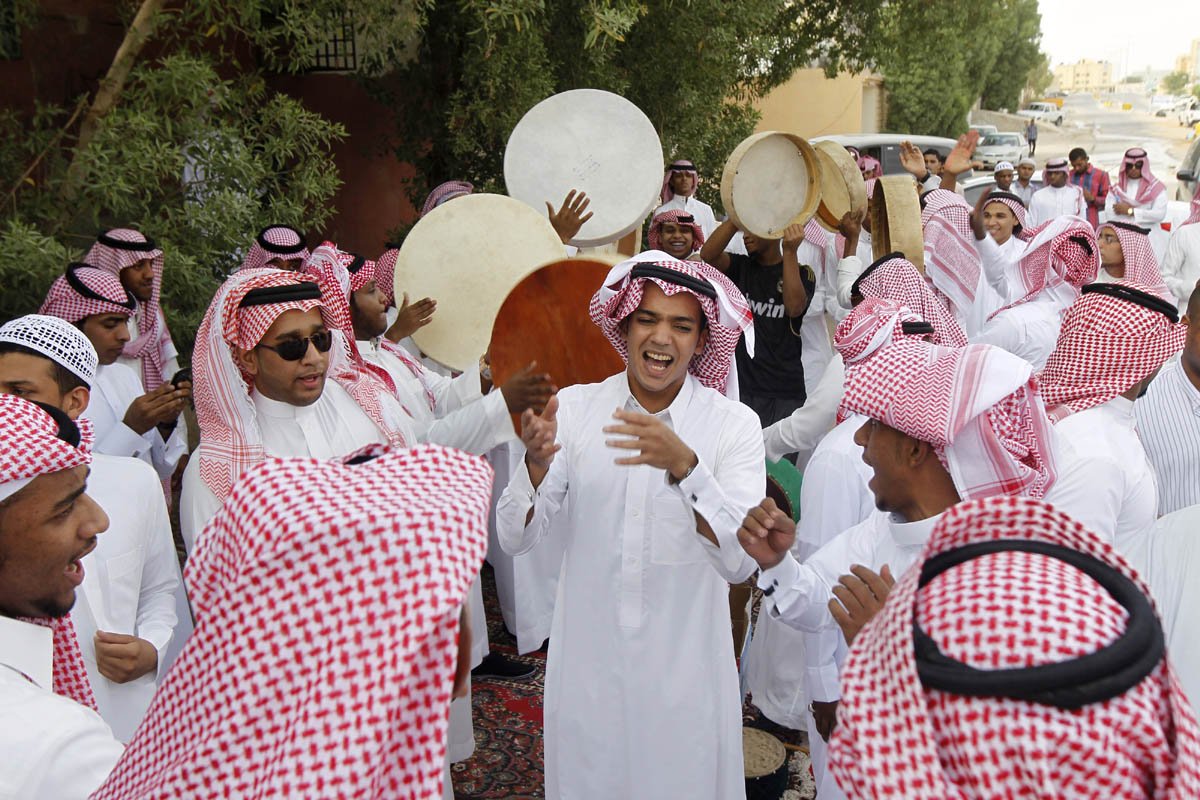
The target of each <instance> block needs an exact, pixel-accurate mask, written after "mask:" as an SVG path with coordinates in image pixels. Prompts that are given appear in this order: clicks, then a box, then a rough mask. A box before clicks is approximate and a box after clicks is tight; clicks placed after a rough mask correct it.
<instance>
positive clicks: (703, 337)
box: [695, 328, 708, 355]
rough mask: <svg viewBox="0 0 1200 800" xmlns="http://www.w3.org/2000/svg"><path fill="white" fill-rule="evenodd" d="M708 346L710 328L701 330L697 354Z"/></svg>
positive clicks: (697, 342) (697, 343)
mask: <svg viewBox="0 0 1200 800" xmlns="http://www.w3.org/2000/svg"><path fill="white" fill-rule="evenodd" d="M705 347H708V328H705V329H704V330H702V331H700V336H699V338H697V339H696V353H695V354H696V355H701V354H703V353H704V348H705Z"/></svg>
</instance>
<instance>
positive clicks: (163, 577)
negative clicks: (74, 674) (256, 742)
mask: <svg viewBox="0 0 1200 800" xmlns="http://www.w3.org/2000/svg"><path fill="white" fill-rule="evenodd" d="M87 491H88V494H89V495H90V496H91V497H92V499H93V500H95V501H96V503H97V504H99V506H100V507H101V508H103V509H104V511H105V513H106V514H108V522H109V524H108V530H107V531H105V532H104V533H103V534H102V535H101V536H100V537H99V538H97V539H96V549H95V550H93V551H92V552H91V553H89V554H88V555H87V556H86V557H85V558H84V559H83V568H84V573H83V574H84V578H83V585H82V586H81V587H80V588H79V591H78V592H77V593H76V595H77V596H76V602H75V608H74V610H73V611H72V612H71V619H72V620H73V621H74V623H75V631H76V633H77V634H78V638H79V649H80V650H81V651H82V652H83V660H84V662H85V663H86V664H87V668H88V677H89V678H90V679H91V683H92V690H93V692H94V693H95V695H96V707H97V708H98V709H99V711H100V716H102V717H104V721H105V722H107V723H108V724H109V725H110V726H111V727H112V730H113V733H114V734H115V735H116V737H117V738H118V739H120V740H121V741H123V742H128V741H129V740H130V738H132V736H133V732H134V730H135V729H136V728H137V726H138V724H139V723H141V721H142V718H143V717H144V716H145V715H146V710H147V709H148V708H149V707H150V701H151V699H153V697H154V691H155V689H156V688H157V685H158V681H159V679H160V678H161V677H162V676H163V675H164V674H165V673H166V668H167V667H168V666H169V664H168V663H167V647H168V645H169V644H170V643H171V637H172V635H173V633H174V631H175V628H176V626H177V624H178V622H179V619H178V617H177V616H176V595H177V594H178V593H179V592H180V591H181V579H180V576H179V561H178V559H177V557H176V555H175V541H174V539H173V538H172V537H171V521H170V519H169V518H168V517H167V504H166V501H165V500H164V498H163V493H162V486H161V484H160V482H159V480H158V476H157V475H155V473H154V470H152V469H150V468H149V467H147V466H146V465H145V464H143V463H142V462H140V461H138V460H137V459H135V458H122V457H118V456H106V455H102V454H97V455H96V456H95V457H94V460H93V462H92V471H91V474H90V475H89V477H88V488H87ZM188 627H189V628H190V625H189V626H188ZM98 630H102V631H108V632H109V633H124V634H129V635H131V636H137V637H138V638H139V639H144V640H146V641H147V642H149V643H150V644H152V645H154V649H155V650H156V651H157V652H158V668H157V669H155V670H154V671H152V672H150V673H148V674H146V675H143V676H142V677H140V678H138V679H136V680H133V681H130V682H128V683H114V682H113V681H110V680H109V679H108V678H105V677H104V676H103V675H101V674H100V670H99V668H98V667H97V666H96V645H95V639H94V637H95V634H96V631H98Z"/></svg>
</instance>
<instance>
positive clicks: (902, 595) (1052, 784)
mask: <svg viewBox="0 0 1200 800" xmlns="http://www.w3.org/2000/svg"><path fill="white" fill-rule="evenodd" d="M1003 539H1020V540H1032V541H1035V542H1042V543H1049V544H1053V545H1058V546H1062V547H1066V548H1069V549H1071V550H1076V551H1078V552H1080V553H1083V554H1086V555H1088V556H1091V557H1093V558H1095V559H1098V560H1099V561H1101V562H1103V563H1104V564H1107V565H1108V566H1110V567H1112V568H1113V569H1115V570H1116V571H1117V572H1119V573H1121V574H1122V575H1123V576H1124V577H1126V578H1128V579H1129V580H1131V581H1132V582H1133V584H1134V585H1135V586H1136V587H1137V588H1138V589H1140V590H1141V592H1142V593H1143V594H1145V595H1146V596H1147V597H1149V596H1150V592H1149V588H1148V587H1147V586H1146V584H1145V582H1144V581H1143V580H1142V579H1141V577H1140V576H1139V575H1138V574H1137V573H1136V572H1135V571H1134V569H1133V568H1132V567H1131V566H1130V565H1129V563H1128V562H1127V561H1126V560H1125V558H1124V557H1123V556H1121V555H1120V554H1119V553H1117V552H1116V551H1115V550H1114V549H1113V548H1112V547H1111V546H1110V545H1108V544H1106V543H1104V542H1102V541H1101V540H1100V538H1099V537H1097V536H1095V535H1094V534H1093V533H1092V532H1090V531H1088V530H1086V529H1085V528H1084V527H1083V526H1082V525H1080V524H1079V523H1078V522H1076V521H1074V520H1073V519H1071V518H1070V517H1068V516H1066V515H1065V514H1063V513H1061V512H1059V511H1057V510H1056V509H1054V508H1053V507H1052V506H1050V505H1047V504H1046V503H1043V502H1039V501H1036V500H1028V499H1025V498H1018V497H993V498H989V499H986V500H980V501H971V502H965V503H959V504H958V505H956V506H953V507H952V508H951V509H950V510H949V511H947V512H946V514H945V516H943V517H942V519H941V520H939V521H938V523H937V525H936V526H935V527H934V529H933V534H932V536H931V538H930V540H929V542H928V543H927V544H926V545H925V550H924V553H923V555H922V559H921V563H923V562H924V561H927V560H929V559H930V558H932V557H934V556H936V555H939V554H942V553H947V552H949V551H952V550H956V549H958V548H961V547H964V546H967V545H973V544H978V543H985V542H990V541H994V540H1003ZM921 563H918V564H917V565H916V566H914V567H913V568H912V569H910V570H909V571H908V572H906V573H905V574H904V576H903V577H902V578H900V580H899V581H897V583H896V585H895V586H894V587H893V588H892V591H891V593H890V594H889V596H888V599H887V603H886V604H885V605H884V607H883V610H882V611H880V613H879V614H878V615H877V616H876V617H875V619H873V620H872V621H871V622H870V623H869V624H868V625H867V626H866V627H864V628H863V629H862V631H860V632H859V634H858V636H857V637H856V638H855V640H854V644H853V646H852V647H851V649H850V655H849V657H848V658H847V661H846V665H845V667H844V669H843V671H842V701H841V704H840V706H839V707H838V724H837V728H836V729H835V730H834V734H833V739H832V741H831V744H830V756H829V762H830V768H831V769H832V770H833V773H834V775H835V776H836V778H837V782H838V785H839V786H840V787H841V788H842V790H843V791H844V792H845V793H846V795H847V796H848V797H850V798H852V800H866V799H867V798H885V797H886V798H888V800H931V799H932V798H937V800H1010V798H1044V799H1045V800H1050V798H1055V799H1058V798H1075V799H1076V800H1108V799H1109V798H1117V797H1119V798H1123V800H1151V799H1153V800H1185V798H1196V797H1200V736H1198V734H1197V724H1196V719H1195V716H1194V714H1193V712H1192V710H1191V706H1190V704H1189V703H1188V700H1187V698H1186V696H1185V695H1184V693H1183V690H1182V688H1181V687H1180V685H1179V682H1178V680H1177V679H1176V677H1175V675H1174V672H1173V670H1172V668H1171V666H1170V664H1169V663H1168V661H1167V659H1166V658H1164V659H1163V660H1162V661H1161V662H1160V664H1159V665H1158V666H1157V667H1156V668H1155V669H1154V671H1153V672H1151V673H1150V675H1148V676H1147V677H1146V678H1144V679H1143V680H1142V681H1141V682H1140V683H1138V684H1137V685H1136V686H1134V687H1132V688H1130V689H1128V690H1127V691H1125V692H1124V693H1123V694H1120V695H1118V696H1117V697H1114V698H1112V699H1109V700H1105V701H1101V702H1096V703H1092V704H1089V705H1085V706H1083V707H1082V708H1079V709H1075V710H1066V709H1061V708H1058V707H1055V706H1051V705H1041V704H1037V703H1033V702H1029V701H1025V700H1018V699H1014V698H1001V697H966V696H962V695H958V694H953V693H950V692H947V691H943V690H938V689H926V688H924V687H923V686H922V683H921V678H920V677H919V675H918V673H917V663H916V655H915V653H916V651H915V647H914V639H913V627H914V624H919V625H920V627H921V629H922V630H923V631H925V633H926V634H928V635H929V636H930V637H931V638H932V639H933V640H934V642H935V643H936V644H937V646H938V648H939V649H940V650H941V651H942V652H943V653H945V654H946V655H947V656H949V657H950V658H953V659H955V660H956V661H958V662H960V663H963V664H966V665H967V666H969V667H974V668H975V669H978V670H982V671H986V672H991V671H996V670H1003V669H1012V668H1027V667H1035V666H1041V665H1050V664H1057V663H1062V662H1064V661H1067V660H1071V659H1075V658H1079V657H1081V656H1084V655H1090V654H1092V653H1095V652H1097V651H1098V650H1099V649H1100V648H1102V647H1104V646H1106V645H1108V644H1110V643H1112V642H1113V641H1115V640H1116V638H1117V637H1118V636H1120V635H1121V634H1122V633H1123V632H1124V631H1125V628H1126V622H1127V618H1128V612H1127V611H1126V610H1125V609H1124V608H1123V607H1122V606H1121V605H1119V604H1118V603H1117V602H1116V601H1115V600H1114V599H1113V597H1112V596H1111V595H1110V594H1109V593H1108V592H1107V591H1106V590H1105V589H1103V588H1102V587H1101V586H1100V584H1099V583H1097V582H1096V581H1095V580H1094V579H1093V578H1091V577H1090V576H1088V575H1086V574H1085V573H1083V572H1082V571H1080V570H1078V569H1076V568H1075V567H1074V566H1071V565H1069V564H1067V563H1065V562H1063V561H1060V560H1058V559H1055V558H1052V557H1049V556H1045V555H1041V554H1036V553H1029V552H1015V551H1002V552H999V553H993V554H990V555H985V556H981V557H979V558H974V559H971V560H968V561H966V562H964V563H961V564H959V565H958V566H955V567H952V568H950V569H949V570H947V571H945V572H943V573H941V574H940V575H937V576H936V577H934V578H933V579H932V580H931V581H930V582H929V583H928V584H927V585H926V586H924V587H919V581H920V573H921ZM1151 602H1153V601H1151Z"/></svg>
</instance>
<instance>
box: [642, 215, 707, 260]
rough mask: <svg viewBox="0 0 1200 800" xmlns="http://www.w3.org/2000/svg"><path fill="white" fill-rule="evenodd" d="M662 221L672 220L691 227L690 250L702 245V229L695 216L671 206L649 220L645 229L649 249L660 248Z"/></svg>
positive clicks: (697, 248)
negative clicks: (648, 228) (647, 228)
mask: <svg viewBox="0 0 1200 800" xmlns="http://www.w3.org/2000/svg"><path fill="white" fill-rule="evenodd" d="M684 220H686V222H685V221H684ZM664 222H674V223H675V224H677V225H687V226H688V227H689V228H691V229H692V251H693V252H694V251H696V250H699V249H700V248H701V247H702V246H703V245H704V229H703V228H701V227H700V224H699V223H697V222H696V218H695V217H693V216H692V215H691V214H689V213H688V212H686V211H684V210H683V209H679V208H673V209H671V210H670V211H662V212H659V213H658V214H655V215H654V219H652V220H650V230H648V231H646V242H647V243H649V245H650V249H651V250H662V247H661V245H662V226H663V223H664Z"/></svg>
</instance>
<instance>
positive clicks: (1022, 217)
mask: <svg viewBox="0 0 1200 800" xmlns="http://www.w3.org/2000/svg"><path fill="white" fill-rule="evenodd" d="M992 203H1002V204H1004V205H1006V206H1008V210H1009V211H1011V212H1012V214H1013V216H1014V217H1016V218H1017V225H1018V226H1020V227H1019V228H1017V229H1014V230H1013V236H1015V237H1017V238H1018V239H1020V240H1021V241H1023V242H1027V241H1029V231H1027V230H1025V221H1026V219H1028V211H1027V209H1026V208H1025V204H1024V203H1022V202H1021V198H1019V197H1017V196H1016V195H1015V194H1013V193H1012V192H1002V191H999V190H997V191H993V192H990V193H989V194H988V201H987V202H986V203H984V206H983V207H984V208H987V207H988V206H989V205H991V204H992Z"/></svg>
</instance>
